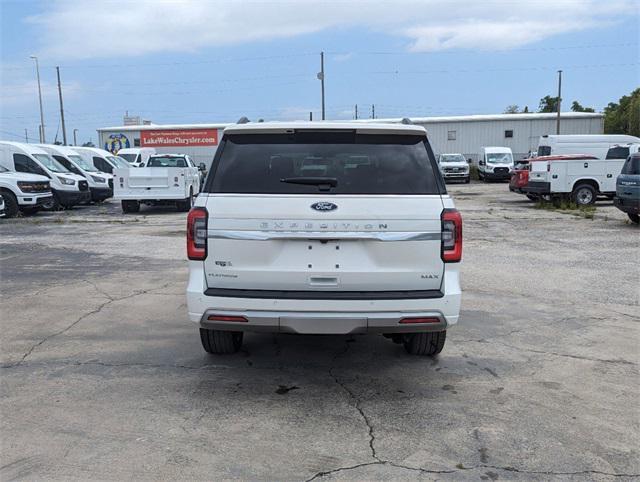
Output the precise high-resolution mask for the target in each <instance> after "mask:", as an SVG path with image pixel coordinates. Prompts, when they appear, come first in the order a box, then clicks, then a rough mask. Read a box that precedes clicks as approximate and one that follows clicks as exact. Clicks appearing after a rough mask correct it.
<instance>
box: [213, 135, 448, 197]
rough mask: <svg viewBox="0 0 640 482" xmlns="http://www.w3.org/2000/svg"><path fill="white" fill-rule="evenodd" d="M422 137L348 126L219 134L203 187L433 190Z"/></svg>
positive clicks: (216, 189) (434, 173) (269, 191)
mask: <svg viewBox="0 0 640 482" xmlns="http://www.w3.org/2000/svg"><path fill="white" fill-rule="evenodd" d="M432 161H433V153H432V152H431V149H427V142H426V139H425V137H424V136H416V135H370V134H356V133H355V132H353V131H341V132H296V133H292V134H232V135H228V136H225V142H224V144H223V145H222V146H221V153H218V155H217V156H216V159H214V165H213V168H212V172H211V175H210V176H209V179H207V192H218V193H247V194H249V193H258V194H316V193H318V192H319V191H323V192H325V193H327V194H439V193H440V189H439V183H438V179H437V177H436V176H439V173H438V169H437V168H436V169H435V170H434V169H433V165H434V162H432Z"/></svg>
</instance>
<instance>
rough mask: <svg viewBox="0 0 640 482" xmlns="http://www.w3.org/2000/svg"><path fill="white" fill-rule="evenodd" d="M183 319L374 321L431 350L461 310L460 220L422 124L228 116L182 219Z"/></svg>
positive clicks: (236, 330)
mask: <svg viewBox="0 0 640 482" xmlns="http://www.w3.org/2000/svg"><path fill="white" fill-rule="evenodd" d="M187 251H188V257H189V259H190V260H191V261H190V263H189V267H190V269H189V284H188V286H187V303H188V309H189V318H190V319H191V321H193V322H196V323H198V324H199V326H200V337H201V340H202V345H203V347H204V349H205V350H206V351H207V352H209V353H232V352H235V351H237V350H239V348H240V345H241V343H242V338H243V333H244V332H251V331H256V332H258V331H260V332H281V333H301V334H362V333H380V334H383V335H385V336H386V337H387V338H391V339H392V340H393V341H394V342H396V343H404V346H405V348H406V350H407V351H408V352H409V353H412V354H418V355H435V354H437V353H439V352H440V351H441V350H442V348H443V346H444V341H445V336H446V330H447V329H448V328H449V327H450V326H451V325H454V324H455V323H457V321H458V316H459V312H460V297H461V291H460V274H459V271H460V261H461V258H462V219H461V217H460V214H459V213H458V211H456V210H455V209H454V205H453V200H452V199H451V198H450V197H449V195H447V192H446V188H445V184H444V182H443V179H442V176H441V175H440V172H439V170H438V165H437V163H436V160H435V158H434V155H433V151H432V150H431V146H430V145H429V141H428V139H427V134H426V131H425V130H424V128H423V127H420V126H415V125H404V124H366V125H365V124H361V125H357V124H353V123H349V124H346V123H257V124H242V125H240V124H239V125H234V126H231V127H227V128H226V129H225V131H224V135H223V137H222V141H221V143H220V146H219V147H218V150H217V152H216V155H215V158H214V160H213V165H212V167H211V172H210V173H209V176H208V177H207V182H206V184H205V187H204V189H203V192H202V193H201V194H200V195H199V196H198V199H197V201H196V204H195V207H194V208H193V209H192V210H191V211H190V212H189V216H188V222H187Z"/></svg>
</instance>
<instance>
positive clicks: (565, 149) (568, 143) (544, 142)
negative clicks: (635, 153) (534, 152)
mask: <svg viewBox="0 0 640 482" xmlns="http://www.w3.org/2000/svg"><path fill="white" fill-rule="evenodd" d="M637 142H640V138H638V137H635V136H628V135H624V134H597V135H591V134H588V135H587V134H585V135H546V136H542V137H540V140H539V141H538V156H555V155H558V154H588V155H591V156H595V157H597V158H598V159H604V158H605V157H606V155H607V151H608V150H609V148H610V147H611V146H613V145H614V144H626V143H637Z"/></svg>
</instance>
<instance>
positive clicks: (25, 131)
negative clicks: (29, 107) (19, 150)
mask: <svg viewBox="0 0 640 482" xmlns="http://www.w3.org/2000/svg"><path fill="white" fill-rule="evenodd" d="M24 141H25V142H26V143H27V144H29V131H27V128H26V127H25V128H24Z"/></svg>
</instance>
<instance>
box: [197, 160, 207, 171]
mask: <svg viewBox="0 0 640 482" xmlns="http://www.w3.org/2000/svg"><path fill="white" fill-rule="evenodd" d="M198 169H199V170H200V171H206V170H207V165H206V164H205V163H204V162H201V163H200V165H199V166H198Z"/></svg>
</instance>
